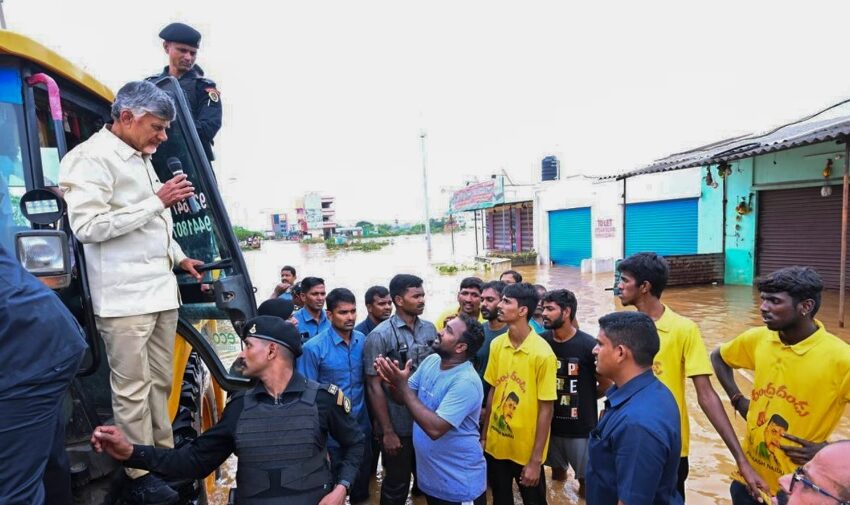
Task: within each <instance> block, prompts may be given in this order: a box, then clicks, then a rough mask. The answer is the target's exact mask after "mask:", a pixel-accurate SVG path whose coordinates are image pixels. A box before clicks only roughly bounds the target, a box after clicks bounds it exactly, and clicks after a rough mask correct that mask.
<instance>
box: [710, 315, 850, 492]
mask: <svg viewBox="0 0 850 505" xmlns="http://www.w3.org/2000/svg"><path fill="white" fill-rule="evenodd" d="M816 323H817V325H818V330H817V331H816V332H815V333H813V334H812V335H811V336H810V337H809V338H807V339H805V340H803V341H802V342H800V343H798V344H796V345H793V346H789V345H785V344H783V343H782V341H781V340H779V334H778V333H777V332H775V331H771V330H769V329H767V328H766V327H760V328H753V329H750V330H747V331H745V332H744V333H742V334H740V335H738V336H737V337H735V338H734V339H733V340H731V341H729V342H726V343H725V344H723V345H721V346H720V356H721V357H722V358H723V361H725V362H726V363H727V364H728V365H729V366H731V367H733V368H746V369H749V370H753V372H754V374H755V378H754V380H753V392H752V394H751V396H750V410H749V411H748V412H747V436H746V437H745V438H744V444H743V445H744V452H745V453H746V455H747V459H748V460H749V461H750V464H751V465H752V466H753V468H755V470H756V471H757V472H758V473H759V475H761V476H762V477H764V479H765V480H766V481H767V483H768V484H769V485H770V492H771V493H772V494H776V491H777V490H778V488H779V477H780V476H781V475H784V474H786V473H791V472H793V471H794V469H795V468H796V467H797V465H795V464H794V463H792V462H791V460H790V459H789V458H788V456H786V455H785V452H784V451H782V449H780V448H779V446H780V445H791V446H793V445H795V444H794V443H793V442H791V441H790V440H787V439H785V438H782V434H783V433H790V434H791V435H794V436H796V437H799V438H802V439H804V440H809V441H812V442H815V443H820V442H823V441H825V440H826V439H827V437H829V435H830V433H832V431H833V430H834V429H835V426H836V425H837V424H838V421H839V420H840V419H841V416H842V414H843V413H844V406H845V405H846V404H847V402H850V345H847V343H845V342H843V341H842V340H840V339H839V338H838V337H836V336H834V335H832V334H831V333H829V332H827V331H826V329H825V328H824V327H823V324H821V323H820V322H818V321H816ZM736 478H738V479H740V477H739V476H738V477H736Z"/></svg>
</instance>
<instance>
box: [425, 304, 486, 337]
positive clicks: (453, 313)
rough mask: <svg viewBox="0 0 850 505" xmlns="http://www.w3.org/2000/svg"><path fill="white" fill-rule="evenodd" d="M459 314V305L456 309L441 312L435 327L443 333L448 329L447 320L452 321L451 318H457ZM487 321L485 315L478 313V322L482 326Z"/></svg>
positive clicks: (451, 308) (450, 308)
mask: <svg viewBox="0 0 850 505" xmlns="http://www.w3.org/2000/svg"><path fill="white" fill-rule="evenodd" d="M459 312H460V308H459V307H458V306H457V305H455V306H454V307H449V308H447V309H446V310H444V311H442V312H440V315H439V316H438V317H437V319H436V320H435V321H434V326H436V327H437V331H443V329H445V327H446V320H447V319H450V318H454V317H457V315H458V313H459ZM486 321H487V320H486V319H484V315H483V314H482V313H481V312H479V313H478V322H479V323H481V324H484V322H486Z"/></svg>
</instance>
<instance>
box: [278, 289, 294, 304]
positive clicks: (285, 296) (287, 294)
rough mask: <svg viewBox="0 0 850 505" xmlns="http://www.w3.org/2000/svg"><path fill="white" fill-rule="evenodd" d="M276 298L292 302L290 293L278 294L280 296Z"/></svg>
mask: <svg viewBox="0 0 850 505" xmlns="http://www.w3.org/2000/svg"><path fill="white" fill-rule="evenodd" d="M278 298H280V299H281V300H289V301H290V302H291V301H292V293H290V292H289V291H284V292H283V293H281V294H280V296H278Z"/></svg>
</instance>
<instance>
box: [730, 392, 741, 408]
mask: <svg viewBox="0 0 850 505" xmlns="http://www.w3.org/2000/svg"><path fill="white" fill-rule="evenodd" d="M743 397H744V395H742V394H741V393H740V392H738V393H735V394H734V395H732V398H730V399H729V403H731V404H732V406H733V407H735V408H736V409H737V408H738V406H737V405H736V403H737V402H738V400H740V399H742V398H743Z"/></svg>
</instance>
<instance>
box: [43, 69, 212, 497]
mask: <svg viewBox="0 0 850 505" xmlns="http://www.w3.org/2000/svg"><path fill="white" fill-rule="evenodd" d="M175 115H176V112H175V108H174V103H173V102H172V100H171V98H170V97H169V96H168V95H167V94H166V93H165V92H164V91H162V90H160V89H159V88H157V87H156V86H154V85H153V84H151V83H149V82H144V81H141V82H131V83H128V84H126V85H124V86H123V87H122V88H121V89H120V90H119V91H118V94H117V95H116V97H115V102H114V103H113V104H112V119H113V123H112V124H110V125H106V126H105V127H104V128H103V129H102V130H100V131H99V132H97V133H95V134H94V135H92V136H91V138H89V139H88V140H87V141H85V142H83V143H82V144H80V145H78V146H77V147H76V148H74V149H73V150H72V151H70V152H69V153H68V154H67V155H66V156H65V157H64V158H63V159H62V163H61V170H60V176H59V179H60V181H59V185H60V187H61V188H62V189H63V190H64V192H65V200H66V202H67V204H68V217H69V219H70V223H71V228H72V230H73V232H74V234H75V235H76V237H77V239H79V240H80V242H82V243H83V244H84V248H85V256H86V266H87V268H88V279H89V284H90V287H91V299H92V305H93V309H94V313H95V316H96V320H97V327H98V330H99V331H100V335H101V337H102V338H103V341H104V343H105V345H106V353H107V357H108V359H109V366H110V370H111V375H110V383H111V385H112V409H113V413H114V416H115V423H116V424H117V425H118V426H120V427H121V428H122V429H123V430H124V431H125V432H126V434H127V436H128V437H129V438H130V440H131V441H132V442H134V443H137V444H148V445H155V446H157V447H172V446H173V445H174V442H173V438H172V433H171V419H170V418H169V415H168V395H169V393H170V392H171V374H172V362H171V360H172V352H173V347H174V334H175V332H176V329H177V308H178V306H179V304H180V300H179V292H178V287H177V280H176V278H175V277H174V274H173V273H172V268H173V267H175V266H177V265H179V266H180V268H182V269H183V270H185V271H186V272H188V273H189V274H191V275H192V276H194V277H195V278H196V279H198V280H201V275H200V274H199V273H198V272H197V271H196V270H195V266H196V265H198V264H200V263H201V262H200V261H198V260H195V259H191V258H187V257H186V255H185V254H184V253H183V251H182V250H181V249H180V246H179V245H178V244H177V242H175V241H174V239H173V238H172V221H171V211H170V210H169V208H170V207H171V206H172V205H174V204H175V203H177V202H180V201H183V200H185V199H186V198H189V197H191V196H192V195H193V194H194V188H193V187H192V185H191V183H190V182H189V181H188V180H186V176H185V175H178V176H175V177H174V178H172V179H171V180H169V181H167V182H166V183H165V184H162V183H161V182H160V181H159V180H158V178H157V175H156V172H155V171H154V168H153V165H152V164H151V160H150V156H151V154H153V153H154V152H155V151H156V149H157V147H158V146H159V144H161V143H162V142H164V141H165V140H166V139H167V138H168V136H167V135H166V129H167V128H168V127H169V125H170V123H171V121H173V120H174V117H175ZM127 475H128V476H129V477H130V479H132V482H131V483H130V485H129V486H127V487H126V489H125V496H124V498H125V499H126V501H130V502H132V503H173V502H174V501H176V500H177V498H178V496H177V493H176V492H175V491H174V490H172V489H171V488H169V487H168V486H167V485H166V484H165V482H163V481H162V480H161V479H159V478H158V477H156V476H154V475H152V474H148V473H147V472H145V471H140V470H129V469H128V470H127Z"/></svg>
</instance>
